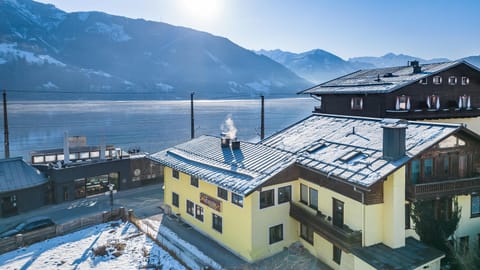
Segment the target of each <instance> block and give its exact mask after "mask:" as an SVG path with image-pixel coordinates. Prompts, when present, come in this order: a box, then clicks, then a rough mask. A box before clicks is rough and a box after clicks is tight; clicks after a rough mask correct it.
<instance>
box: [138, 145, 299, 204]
mask: <svg viewBox="0 0 480 270" xmlns="http://www.w3.org/2000/svg"><path fill="white" fill-rule="evenodd" d="M148 158H150V159H152V160H154V161H157V162H159V163H161V164H163V165H165V166H169V167H172V168H174V169H176V170H178V171H181V172H184V173H186V174H190V175H193V176H196V177H198V178H200V179H202V180H204V181H207V182H210V183H212V184H215V185H217V186H219V187H222V188H225V189H227V190H230V191H232V192H234V193H238V194H241V195H244V196H246V195H248V194H249V193H250V192H252V191H253V190H254V189H255V188H256V187H258V186H259V185H261V184H262V183H264V182H265V181H267V180H268V179H270V178H271V177H272V176H274V175H275V174H277V173H279V172H281V171H282V170H283V169H285V168H286V167H288V166H289V165H291V164H293V163H294V162H295V159H294V156H293V155H291V154H288V153H284V152H282V151H279V150H276V149H273V148H271V147H266V146H263V145H258V144H253V143H249V142H243V141H242V142H240V148H239V149H231V148H229V147H227V148H222V147H221V145H220V138H218V137H213V136H201V137H198V138H196V139H193V140H191V141H188V142H186V143H183V144H180V145H177V146H175V147H172V148H169V149H167V150H164V151H161V152H158V153H155V154H152V155H150V156H148Z"/></svg>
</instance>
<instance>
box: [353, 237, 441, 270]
mask: <svg viewBox="0 0 480 270" xmlns="http://www.w3.org/2000/svg"><path fill="white" fill-rule="evenodd" d="M352 253H353V254H355V255H356V256H358V257H359V258H360V259H362V260H363V261H365V262H366V263H368V264H370V265H371V266H373V267H374V268H375V269H386V270H388V269H392V270H393V269H417V268H418V267H420V266H422V265H424V264H427V263H430V262H432V261H433V260H438V259H440V258H443V257H444V254H443V252H441V251H439V250H437V249H434V248H431V247H429V246H427V245H425V244H423V243H422V242H420V241H418V240H416V239H414V238H412V237H408V238H407V239H405V246H403V247H400V248H396V249H392V248H390V247H388V246H386V245H384V244H381V243H380V244H376V245H373V246H370V247H363V248H356V249H353V251H352Z"/></svg>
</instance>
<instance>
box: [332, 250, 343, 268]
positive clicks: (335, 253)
mask: <svg viewBox="0 0 480 270" xmlns="http://www.w3.org/2000/svg"><path fill="white" fill-rule="evenodd" d="M341 260H342V250H341V249H340V248H339V247H337V246H335V245H333V261H334V262H336V263H337V264H340V261H341Z"/></svg>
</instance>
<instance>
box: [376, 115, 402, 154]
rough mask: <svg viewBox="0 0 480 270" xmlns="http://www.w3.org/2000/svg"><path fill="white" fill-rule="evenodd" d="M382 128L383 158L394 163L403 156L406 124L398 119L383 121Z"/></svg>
mask: <svg viewBox="0 0 480 270" xmlns="http://www.w3.org/2000/svg"><path fill="white" fill-rule="evenodd" d="M382 128H383V158H384V159H386V160H390V161H394V160H398V159H399V158H401V157H403V156H405V152H406V146H405V144H406V136H405V133H406V129H407V122H406V121H405V120H399V119H385V120H383V121H382Z"/></svg>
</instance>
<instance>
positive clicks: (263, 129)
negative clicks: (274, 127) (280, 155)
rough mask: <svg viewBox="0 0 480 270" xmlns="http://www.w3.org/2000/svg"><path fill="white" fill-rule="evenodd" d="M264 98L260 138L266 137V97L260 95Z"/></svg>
mask: <svg viewBox="0 0 480 270" xmlns="http://www.w3.org/2000/svg"><path fill="white" fill-rule="evenodd" d="M260 97H261V98H262V111H261V116H260V119H261V122H260V140H263V139H264V138H265V97H264V96H263V95H261V96H260Z"/></svg>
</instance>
